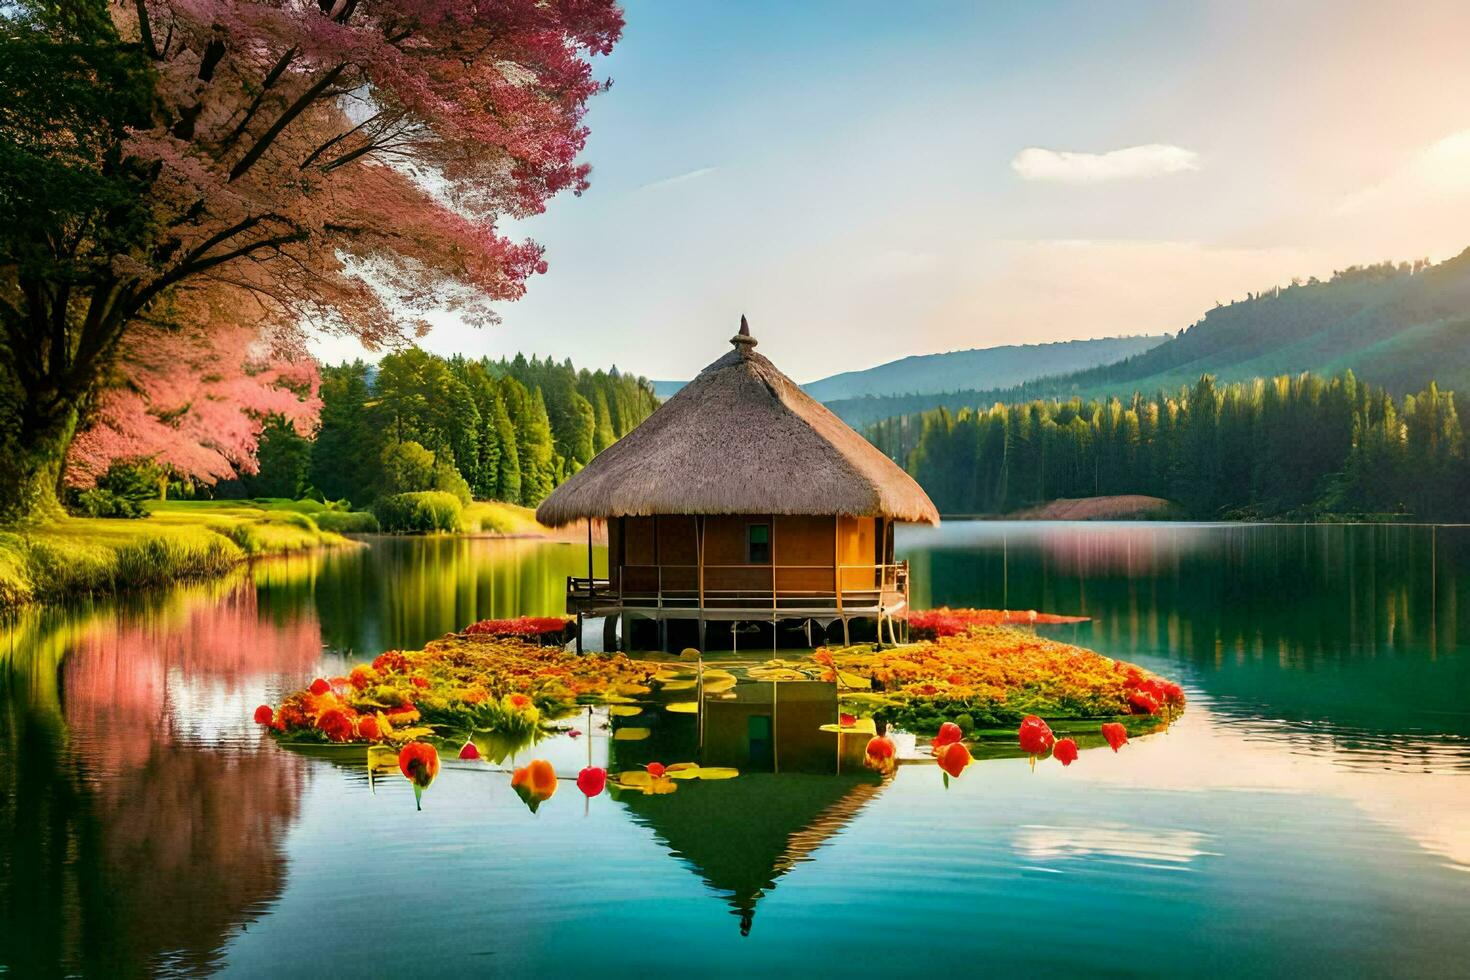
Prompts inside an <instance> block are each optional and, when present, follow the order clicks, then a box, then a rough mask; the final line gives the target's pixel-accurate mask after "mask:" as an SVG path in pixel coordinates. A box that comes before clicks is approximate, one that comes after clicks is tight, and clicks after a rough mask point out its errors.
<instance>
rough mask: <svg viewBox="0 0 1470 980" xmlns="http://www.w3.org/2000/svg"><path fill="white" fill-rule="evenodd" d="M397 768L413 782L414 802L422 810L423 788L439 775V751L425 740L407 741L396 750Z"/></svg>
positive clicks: (426, 787)
mask: <svg viewBox="0 0 1470 980" xmlns="http://www.w3.org/2000/svg"><path fill="white" fill-rule="evenodd" d="M398 770H399V771H400V772H402V773H403V776H404V778H405V779H407V780H408V781H409V782H411V783H413V799H414V804H415V805H416V806H417V807H418V808H419V809H420V810H422V809H423V808H424V805H423V795H424V790H425V789H428V787H429V784H430V783H432V782H433V781H434V777H435V776H437V775H439V753H438V751H437V750H436V749H435V748H434V746H432V745H429V744H427V743H425V742H409V743H408V744H407V745H405V746H404V747H403V748H402V749H400V750H399V751H398Z"/></svg>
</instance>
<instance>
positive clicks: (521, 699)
mask: <svg viewBox="0 0 1470 980" xmlns="http://www.w3.org/2000/svg"><path fill="white" fill-rule="evenodd" d="M510 706H511V707H512V708H515V709H516V710H517V711H524V710H526V709H527V708H529V707H530V706H531V699H530V698H528V697H526V696H525V695H524V694H512V695H511V696H510Z"/></svg>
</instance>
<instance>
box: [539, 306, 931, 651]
mask: <svg viewBox="0 0 1470 980" xmlns="http://www.w3.org/2000/svg"><path fill="white" fill-rule="evenodd" d="M730 343H731V344H732V345H733V347H734V349H733V350H731V351H730V352H729V353H727V354H725V356H723V357H721V358H720V359H719V360H717V361H715V362H714V363H713V364H711V365H709V366H708V367H707V368H705V369H704V370H703V371H701V372H700V374H699V376H698V377H696V378H695V379H694V380H693V381H691V382H690V383H689V384H688V385H686V386H685V387H684V388H682V389H681V390H680V391H679V392H678V393H677V394H675V395H674V396H673V397H672V398H670V399H669V400H668V401H667V402H665V403H664V404H663V405H661V406H659V408H658V410H657V411H655V412H654V413H653V414H652V415H650V416H649V417H648V418H647V419H646V420H645V421H644V422H643V424H642V425H640V426H638V427H637V428H636V429H634V430H633V431H632V432H630V433H628V434H627V435H626V436H624V437H623V438H622V439H619V440H618V441H617V442H616V443H614V444H613V445H611V446H609V447H608V448H607V449H605V450H603V451H602V452H601V453H599V454H598V455H597V456H596V457H595V458H594V459H593V460H592V461H591V462H590V463H588V464H587V466H586V467H585V468H583V469H582V470H581V471H580V472H578V473H576V474H574V475H573V476H572V477H571V478H570V479H568V480H567V481H566V482H565V483H563V484H562V485H561V486H560V487H558V488H557V489H556V490H555V491H554V492H553V493H552V494H551V496H549V497H547V498H546V500H545V501H544V502H543V503H542V504H541V506H540V507H539V508H538V509H537V511H536V517H537V519H538V520H539V521H541V523H543V524H547V525H550V526H553V527H560V526H564V525H567V524H570V523H573V522H576V521H581V520H597V521H606V522H607V526H608V575H607V578H605V579H593V578H588V579H571V580H569V582H568V592H567V604H568V611H569V612H572V613H575V614H576V615H577V616H578V617H579V619H580V618H581V617H584V616H594V617H595V616H605V617H609V619H612V618H617V619H621V621H622V623H623V642H624V647H625V648H636V647H638V646H645V645H652V643H653V642H657V643H658V644H659V645H661V646H668V645H670V644H671V643H673V642H678V643H679V644H680V645H684V644H687V645H693V646H698V647H700V648H701V649H703V648H704V647H705V644H706V641H707V640H709V639H715V636H714V633H713V632H711V631H710V630H709V629H707V626H708V624H710V623H719V624H720V625H721V630H722V631H724V632H725V633H727V634H728V636H729V638H730V640H731V642H734V641H735V640H736V638H737V628H738V627H739V626H740V624H746V628H748V626H749V624H766V625H768V626H769V628H770V631H771V640H772V644H773V645H775V644H776V640H777V635H776V634H777V630H778V629H779V628H780V627H781V626H783V625H784V626H786V627H788V628H800V629H802V630H803V635H804V636H807V637H810V635H811V631H812V628H813V626H817V627H820V628H822V629H825V628H826V627H827V626H828V625H829V624H831V623H835V622H840V623H841V624H842V627H843V633H844V635H847V634H848V628H849V624H850V623H851V622H852V621H853V620H858V621H861V622H864V623H868V624H871V625H872V627H873V629H874V630H875V632H877V633H878V634H879V638H880V639H881V638H882V636H881V634H882V630H883V627H884V624H888V630H889V638H893V637H894V630H893V626H892V622H893V618H894V617H895V616H896V615H899V614H901V613H903V612H904V611H905V610H906V608H907V602H908V570H907V567H906V565H905V564H904V563H901V562H895V561H894V557H893V528H894V525H895V524H896V523H898V522H903V521H909V522H921V523H926V524H937V523H938V522H939V514H938V512H937V511H936V510H935V509H934V504H933V503H931V502H930V500H929V497H928V495H926V494H925V493H924V491H923V489H922V488H920V487H919V485H918V484H917V483H915V482H914V481H913V479H912V478H910V477H909V475H908V474H907V473H905V472H904V471H903V470H902V469H900V468H899V467H898V466H897V465H896V464H895V463H894V462H893V461H892V460H890V459H889V458H888V457H887V456H885V455H883V454H882V453H881V452H879V451H878V450H877V449H876V448H875V447H874V446H873V445H872V444H871V443H869V442H868V441H867V440H866V439H864V438H863V437H862V436H860V435H858V434H857V433H856V432H854V431H853V430H852V429H851V428H849V427H848V426H847V425H846V424H845V423H844V422H843V421H842V420H841V419H839V418H838V417H837V416H836V415H834V414H832V412H830V411H828V410H827V409H826V408H825V407H824V406H822V405H821V404H820V403H818V402H817V401H815V400H814V399H812V398H811V397H809V396H808V395H807V394H806V393H805V392H803V391H802V390H801V388H800V387H798V386H797V385H796V384H795V383H794V382H793V381H791V379H789V378H787V377H786V376H785V375H784V374H782V373H781V372H780V371H778V370H777V369H776V367H775V365H773V364H772V363H771V362H770V361H769V360H767V359H766V358H764V357H762V356H761V355H760V354H757V353H756V352H755V346H756V340H755V338H754V337H752V336H751V334H750V328H749V325H748V324H747V323H746V321H745V318H744V317H741V318H740V332H739V333H737V334H736V335H735V336H734V337H732V338H731V340H730ZM640 623H644V624H657V627H658V628H657V636H656V639H655V640H653V641H650V642H648V643H644V644H640V643H637V642H635V639H636V638H635V636H634V631H635V629H638V628H639V625H638V624H640ZM671 629H672V630H673V631H674V632H675V633H676V634H677V633H683V634H684V636H682V637H677V638H676V640H671V639H670V635H669V634H670V630H671ZM609 635H610V631H609Z"/></svg>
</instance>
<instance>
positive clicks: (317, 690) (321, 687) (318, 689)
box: [310, 677, 332, 697]
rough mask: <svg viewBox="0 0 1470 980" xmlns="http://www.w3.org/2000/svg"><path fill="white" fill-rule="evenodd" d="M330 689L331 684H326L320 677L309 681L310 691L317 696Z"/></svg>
mask: <svg viewBox="0 0 1470 980" xmlns="http://www.w3.org/2000/svg"><path fill="white" fill-rule="evenodd" d="M331 689H332V685H330V684H328V683H327V682H326V681H324V680H322V679H321V678H320V677H318V678H317V679H316V680H314V681H312V682H311V688H310V690H311V693H312V694H315V695H316V696H317V697H321V696H322V695H323V694H326V693H327V692H328V691H330V690H331Z"/></svg>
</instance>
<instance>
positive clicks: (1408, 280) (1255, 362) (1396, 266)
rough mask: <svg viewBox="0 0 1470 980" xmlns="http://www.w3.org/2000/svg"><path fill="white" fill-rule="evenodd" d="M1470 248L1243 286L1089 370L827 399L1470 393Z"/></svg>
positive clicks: (883, 411) (926, 406) (903, 401)
mask: <svg viewBox="0 0 1470 980" xmlns="http://www.w3.org/2000/svg"><path fill="white" fill-rule="evenodd" d="M1467 309H1470V249H1467V250H1466V252H1464V253H1462V254H1461V255H1459V256H1457V257H1455V258H1453V259H1449V260H1446V261H1444V262H1440V263H1438V264H1431V263H1429V262H1428V261H1426V260H1424V259H1418V260H1416V261H1413V262H1398V263H1394V262H1382V263H1378V264H1375V265H1368V266H1351V267H1349V268H1346V269H1339V270H1338V271H1337V272H1335V273H1333V275H1332V277H1331V278H1330V279H1328V280H1325V281H1322V280H1318V279H1316V278H1310V279H1307V280H1305V281H1302V280H1300V279H1294V280H1292V282H1291V283H1290V284H1289V285H1286V286H1280V287H1273V288H1271V289H1265V290H1261V291H1260V292H1253V293H1247V294H1246V296H1245V297H1244V298H1242V299H1239V300H1236V301H1234V302H1231V303H1224V304H1217V305H1216V306H1215V307H1214V308H1213V309H1211V310H1210V311H1209V312H1208V313H1206V315H1205V316H1204V317H1202V318H1201V319H1200V320H1199V321H1198V322H1196V323H1194V324H1192V325H1190V326H1189V327H1188V328H1187V329H1184V330H1181V331H1179V333H1178V334H1177V335H1176V336H1175V337H1173V338H1171V339H1170V340H1167V341H1165V342H1164V343H1162V344H1158V345H1157V346H1154V347H1151V348H1150V349H1149V350H1147V351H1144V352H1142V353H1138V354H1133V355H1132V356H1130V357H1126V358H1123V359H1122V360H1117V361H1114V362H1112V363H1109V364H1100V365H1097V366H1094V367H1089V368H1086V369H1085V370H1079V371H1072V372H1066V371H1064V370H1061V369H1058V370H1055V371H1047V372H1046V375H1045V376H1037V377H1035V378H1033V379H1032V380H1030V381H1026V382H1024V383H1022V384H1018V385H1015V386H1012V387H1008V388H993V387H990V386H987V385H984V384H965V385H955V387H957V388H964V389H967V390H963V391H954V392H950V393H948V394H927V395H892V396H879V397H868V398H848V399H842V400H838V401H831V402H828V403H827V407H828V408H830V409H832V411H834V412H836V413H837V414H838V415H840V416H841V417H842V418H843V419H845V420H846V421H847V422H848V424H849V425H854V426H859V427H861V426H865V425H871V424H872V423H874V422H877V421H879V420H881V419H884V418H891V417H893V416H896V415H910V414H914V413H917V412H922V411H928V410H930V409H935V408H941V407H942V408H948V409H949V410H950V411H951V412H958V411H959V410H960V409H961V408H963V407H967V406H976V405H993V404H995V403H996V402H1003V403H1005V404H1011V405H1013V404H1018V403H1021V402H1028V401H1032V400H1034V399H1053V398H1055V399H1062V400H1065V399H1068V398H1082V399H1090V398H1099V399H1103V398H1108V397H1119V398H1123V399H1125V400H1126V399H1127V398H1128V396H1129V393H1130V392H1133V391H1149V392H1153V391H1173V390H1175V389H1176V388H1178V387H1180V386H1183V385H1192V384H1193V383H1194V381H1195V379H1197V378H1198V377H1200V376H1201V375H1203V374H1211V375H1214V376H1215V377H1216V378H1217V379H1220V380H1221V382H1222V383H1223V382H1225V381H1248V380H1249V379H1252V378H1268V377H1274V376H1276V375H1278V374H1296V373H1298V372H1300V371H1312V372H1315V373H1317V374H1322V375H1326V376H1336V375H1338V374H1341V373H1342V372H1344V371H1348V370H1351V371H1354V372H1355V373H1356V374H1357V375H1358V377H1359V378H1360V379H1366V380H1368V381H1371V382H1372V383H1373V384H1377V385H1382V386H1384V387H1385V388H1387V389H1388V390H1389V391H1391V392H1393V393H1394V394H1396V395H1406V394H1409V393H1411V392H1416V391H1419V390H1421V389H1422V388H1423V387H1424V386H1425V385H1426V384H1427V383H1428V382H1429V380H1430V379H1431V378H1433V379H1436V380H1438V381H1439V382H1440V383H1441V384H1443V385H1445V386H1446V387H1447V388H1451V389H1453V390H1456V391H1470V317H1467V316H1466V314H1465V311H1466V310H1467Z"/></svg>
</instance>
